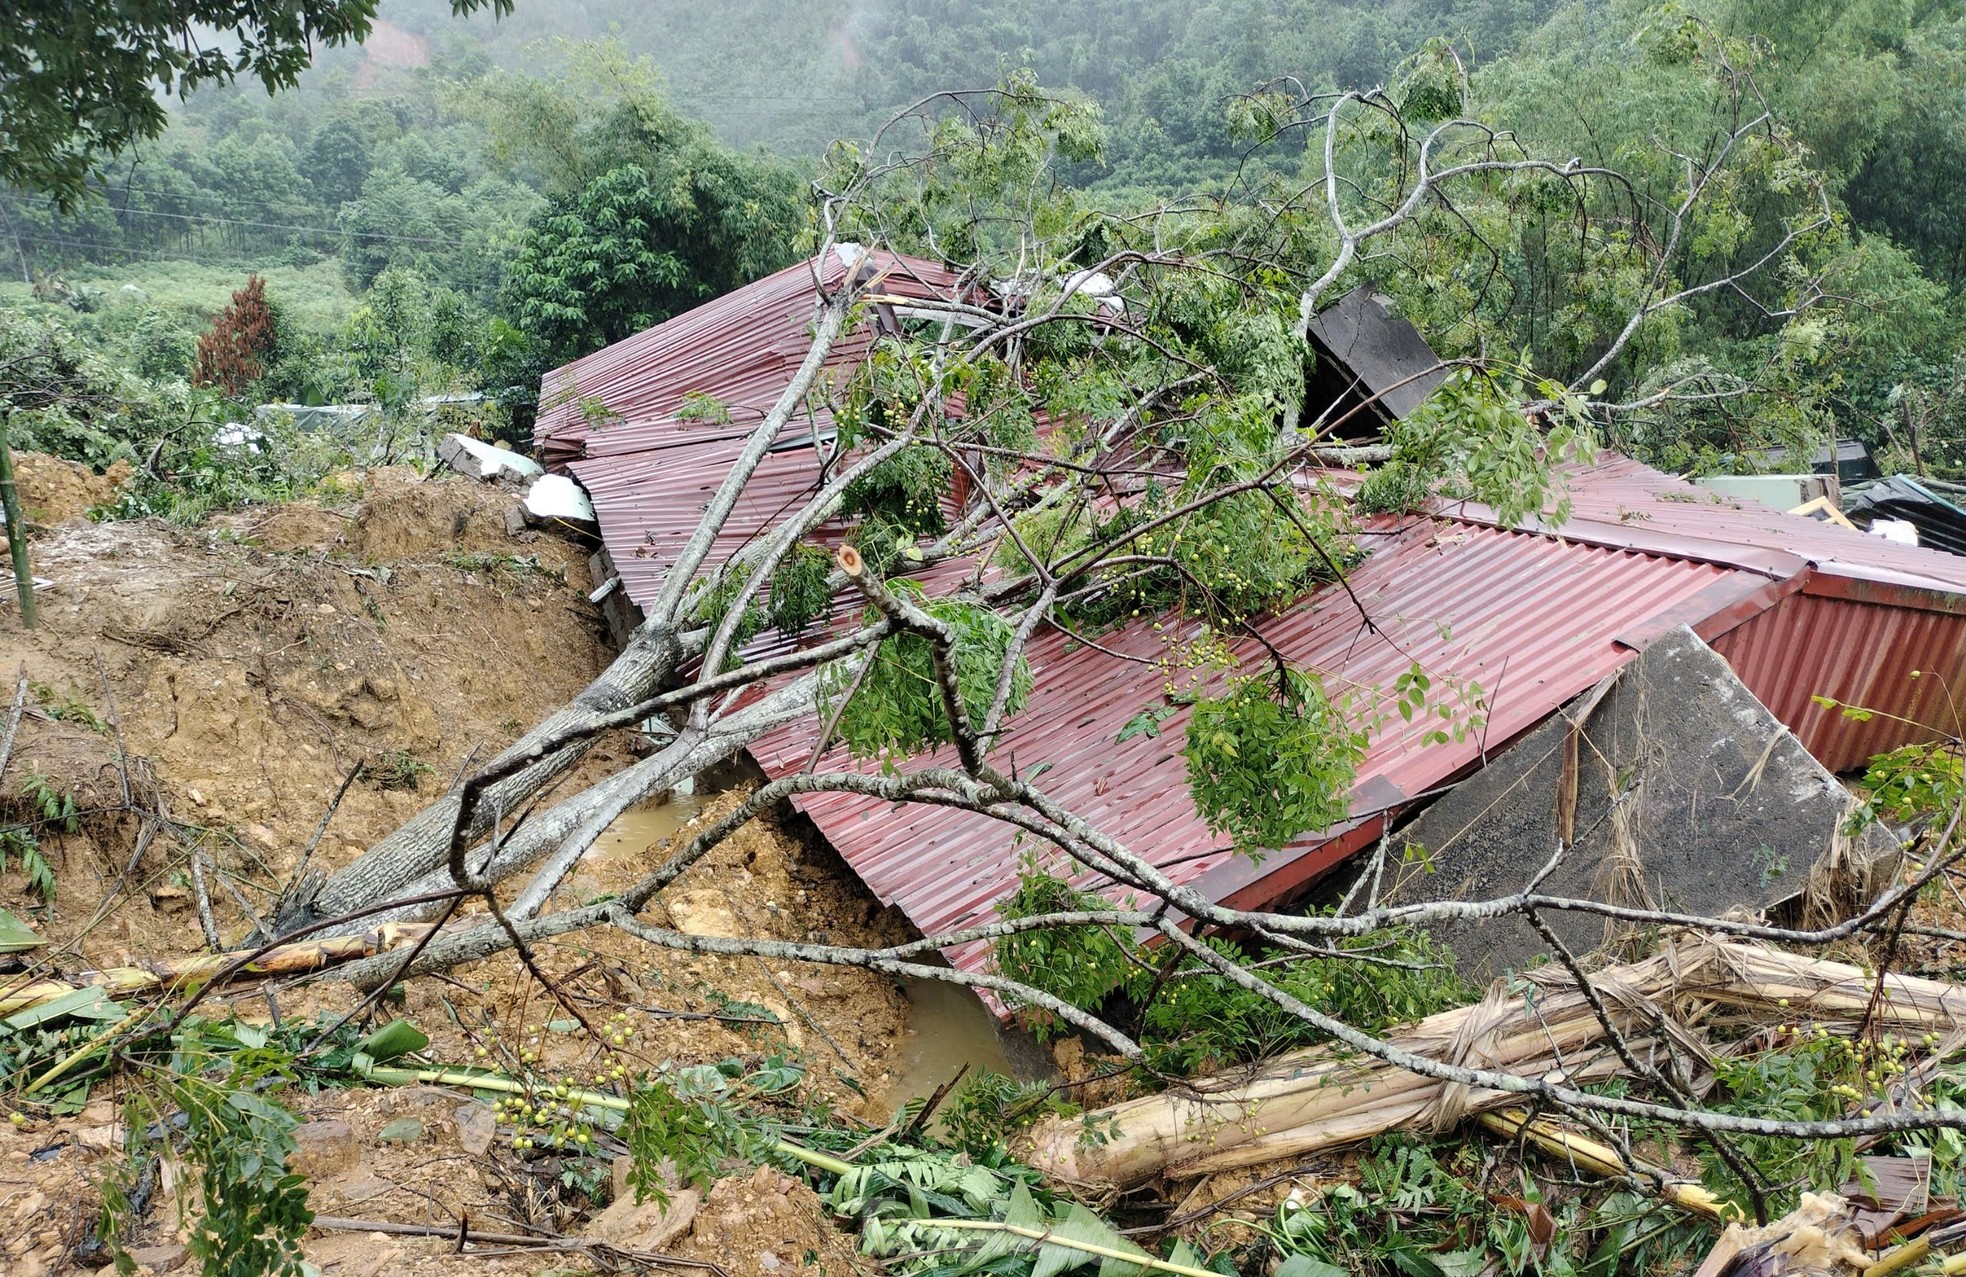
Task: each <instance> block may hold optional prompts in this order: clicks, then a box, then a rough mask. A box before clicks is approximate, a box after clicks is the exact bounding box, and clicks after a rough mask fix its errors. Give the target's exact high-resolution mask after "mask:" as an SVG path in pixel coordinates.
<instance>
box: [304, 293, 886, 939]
mask: <svg viewBox="0 0 1966 1277" xmlns="http://www.w3.org/2000/svg"><path fill="white" fill-rule="evenodd" d="M850 301H851V297H850V296H849V290H847V289H842V290H841V292H840V293H839V294H838V295H836V296H834V297H832V298H831V299H829V300H828V302H827V304H826V305H825V306H824V307H823V308H822V309H821V311H820V313H819V316H818V318H817V321H816V322H815V324H814V326H813V337H812V344H811V345H810V346H809V347H808V348H807V350H806V355H805V359H804V361H803V362H802V363H801V364H800V365H799V369H798V371H797V372H796V373H795V374H794V375H793V376H792V378H791V380H790V381H789V382H787V383H786V386H785V390H784V392H783V393H782V394H781V395H779V397H778V402H777V403H775V404H773V405H772V409H771V411H770V412H769V413H767V414H765V418H764V420H763V421H761V422H759V423H758V427H757V429H755V430H753V431H752V432H751V437H750V438H749V439H748V440H746V442H745V446H744V450H743V452H742V453H740V454H739V456H738V458H737V460H736V461H735V462H733V463H732V465H731V468H730V470H729V472H728V473H726V474H725V476H724V479H723V482H722V483H721V484H720V485H719V486H718V489H717V493H716V495H715V496H714V497H713V498H712V499H711V501H710V504H709V506H708V507H707V508H706V509H705V511H704V514H703V519H702V522H701V523H699V524H698V525H697V528H696V531H695V532H694V533H692V534H691V536H690V539H689V541H688V543H687V544H686V545H684V546H683V548H682V549H681V551H679V552H678V554H677V557H676V562H675V563H673V564H671V565H670V567H669V572H668V575H667V576H666V577H665V579H664V580H663V583H662V589H661V592H660V594H659V595H658V596H657V598H656V600H655V603H654V605H653V606H652V607H651V608H650V609H649V616H648V619H647V620H646V621H644V622H643V624H642V627H641V628H640V629H639V630H637V631H636V632H635V636H634V638H633V639H631V640H630V641H629V644H628V649H627V650H626V651H624V652H623V653H622V654H621V655H620V656H619V657H617V658H616V659H615V661H614V663H613V664H612V665H610V666H609V667H608V668H607V671H606V672H605V673H603V674H602V675H601V676H600V677H599V678H597V679H596V680H594V682H593V683H591V684H589V685H588V687H587V690H585V691H584V692H582V693H581V694H580V695H579V696H578V697H577V698H575V699H574V701H573V702H572V703H571V704H569V705H567V706H566V707H564V708H562V709H560V710H558V711H556V712H555V713H554V714H552V715H551V716H550V717H548V718H547V719H545V720H544V721H543V722H541V723H540V724H539V725H538V726H537V727H534V728H533V729H532V730H531V731H529V732H527V733H526V734H525V735H524V736H523V737H521V738H520V739H519V740H518V741H516V742H514V743H513V744H512V746H511V747H510V748H508V749H507V750H506V751H505V752H504V753H502V754H500V755H499V756H498V758H497V759H495V760H493V763H492V764H491V765H494V766H495V765H496V764H497V763H499V762H503V761H505V760H508V759H512V758H514V757H516V756H518V755H521V754H524V753H526V752H527V751H529V750H531V749H532V748H533V747H534V746H536V745H538V744H539V743H540V742H542V741H548V740H553V739H556V738H558V737H559V736H561V735H563V734H565V733H566V732H568V731H572V730H578V729H581V728H591V727H592V726H593V725H594V724H595V723H596V721H597V720H599V719H601V718H603V717H605V716H607V715H608V714H610V713H613V712H615V711H618V710H622V709H626V708H627V707H628V706H630V705H633V704H635V703H636V702H637V701H642V700H646V699H648V698H649V697H650V696H652V695H654V694H655V692H656V691H658V690H659V689H660V688H661V687H662V686H663V685H664V684H665V683H667V682H668V681H669V680H670V678H672V677H673V676H674V674H675V672H676V667H677V665H678V663H679V662H680V660H681V658H682V641H681V614H682V611H683V602H684V597H685V595H686V593H687V591H688V588H689V584H690V581H691V580H692V579H693V578H694V577H695V576H696V575H697V573H698V572H699V571H700V570H701V569H702V568H703V566H704V561H705V559H706V558H708V556H709V553H710V550H711V547H712V546H713V545H714V544H715V539H716V535H717V533H718V532H719V531H720V530H721V529H722V527H723V525H724V523H725V522H726V521H727V520H728V519H729V518H730V513H731V511H732V510H733V509H734V508H735V507H736V504H737V500H738V498H739V496H741V495H742V493H743V491H744V487H745V485H746V484H748V483H749V482H750V480H751V476H752V474H753V473H754V472H755V471H756V470H757V468H758V465H759V463H760V462H762V461H763V460H764V458H765V455H766V454H767V452H769V451H770V449H771V446H772V444H773V443H775V442H776V441H777V439H778V436H779V434H780V433H781V432H782V431H783V430H784V428H785V423H786V422H788V421H790V420H791V418H792V415H793V414H794V413H795V412H797V411H799V410H800V409H801V408H802V407H804V405H805V401H806V395H807V393H808V392H809V391H810V390H811V389H812V386H813V383H814V382H815V381H816V380H817V379H818V377H819V372H820V370H821V369H822V368H824V367H825V364H826V359H827V357H828V355H830V354H831V352H832V349H833V342H834V340H835V339H836V338H837V337H838V336H839V334H840V330H841V327H842V325H843V323H844V321H845V316H846V310H847V307H848V305H849V303H850ZM592 740H593V738H592V737H588V738H583V739H582V740H580V741H577V742H573V743H570V744H568V745H566V746H564V747H562V748H560V749H558V750H555V751H554V752H552V753H551V754H548V755H547V756H545V757H543V758H541V759H540V760H539V761H538V762H536V763H533V764H531V765H529V766H527V767H526V768H524V769H523V770H521V771H519V772H517V773H515V774H514V775H511V776H508V777H506V778H505V779H504V780H501V781H499V782H497V783H496V784H493V785H490V786H488V787H486V789H485V790H484V792H483V793H482V794H481V795H480V801H479V802H478V804H477V806H476V808H475V810H474V811H473V812H472V814H471V819H470V821H469V822H468V825H467V828H466V831H465V832H466V834H467V836H468V837H470V838H472V839H478V838H482V837H484V835H485V834H486V833H487V832H489V831H490V829H491V823H492V820H493V818H494V816H495V814H496V813H498V812H501V811H502V812H505V813H507V814H511V813H514V812H517V811H518V810H519V809H520V808H521V807H522V806H523V805H524V803H525V802H526V800H527V799H528V798H530V797H531V796H532V795H533V794H535V793H538V792H539V790H540V789H541V788H542V787H543V786H544V785H546V784H547V783H548V782H549V781H551V780H552V779H553V778H554V777H556V776H559V775H561V774H562V773H563V772H565V771H566V770H567V769H568V768H570V767H572V766H573V765H574V763H575V762H577V761H579V759H580V758H581V756H582V755H584V754H585V753H586V752H587V750H588V749H589V748H590V747H591V745H592ZM635 801H639V800H635ZM458 803H459V799H458V796H457V795H456V794H454V793H453V794H446V795H444V797H442V798H440V799H438V800H437V801H436V802H434V803H432V804H431V805H430V806H428V807H426V808H424V809H423V810H422V811H420V812H418V813H417V814H416V815H415V816H413V817H411V818H410V820H409V821H408V822H406V823H405V824H404V825H403V826H402V827H401V828H399V829H397V830H396V831H395V832H394V833H392V834H390V835H389V836H388V837H386V838H384V839H383V840H382V841H381V842H379V843H377V844H376V845H375V846H373V847H371V848H369V850H368V851H367V852H366V853H364V854H363V855H362V856H361V857H360V858H359V859H358V860H356V861H355V863H353V864H351V865H349V866H347V867H346V868H344V869H342V870H340V871H339V872H337V873H335V874H332V875H330V876H329V877H328V878H327V879H326V880H325V881H321V882H319V883H301V884H296V887H295V890H294V892H293V894H292V897H291V898H290V899H289V901H288V902H286V904H285V905H284V906H283V908H282V909H281V912H280V916H279V919H278V921H277V923H276V927H277V929H278V930H280V931H282V932H285V931H289V930H293V929H295V928H298V927H302V926H306V925H308V924H310V923H313V922H317V921H319V920H320V919H323V918H332V917H335V916H336V915H338V914H344V913H350V912H353V911H354V910H357V909H363V908H367V907H368V906H370V905H373V904H377V903H379V902H381V901H384V900H387V899H389V898H390V897H391V896H393V895H404V894H408V892H407V891H406V890H405V889H406V888H409V887H410V885H411V884H412V883H415V882H416V881H418V880H419V879H423V878H425V877H426V876H428V875H431V874H433V873H436V872H438V871H440V870H441V869H442V868H443V867H444V865H445V863H446V861H447V860H448V858H449V853H450V845H451V829H452V826H453V825H454V824H455V823H456V821H457V816H458ZM626 805H632V804H624V806H626ZM543 850H544V848H543V847H541V848H536V849H535V850H534V852H533V854H534V855H537V854H539V853H540V852H541V851H543ZM446 884H447V885H448V876H446ZM349 925H350V927H351V929H352V928H356V927H361V926H371V925H373V915H372V916H370V917H368V918H364V919H361V920H359V921H356V922H351V923H350V924H349Z"/></svg>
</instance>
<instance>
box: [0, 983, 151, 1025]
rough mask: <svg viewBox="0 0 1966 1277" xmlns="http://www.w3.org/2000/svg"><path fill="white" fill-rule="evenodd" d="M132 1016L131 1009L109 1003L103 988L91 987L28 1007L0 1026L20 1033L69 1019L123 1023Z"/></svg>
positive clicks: (94, 985) (93, 985)
mask: <svg viewBox="0 0 1966 1277" xmlns="http://www.w3.org/2000/svg"><path fill="white" fill-rule="evenodd" d="M129 1013H130V1009H129V1008H128V1007H126V1006H124V1005H123V1004H122V1003H120V1002H112V1001H110V999H109V995H108V994H107V993H105V992H103V989H102V986H101V985H96V984H92V985H89V986H87V987H86V988H81V989H76V990H74V991H73V992H70V993H64V994H62V995H61V996H60V997H58V998H52V999H50V1000H49V1001H47V1002H43V1003H41V1004H40V1005H39V1006H32V1007H29V1008H27V1009H26V1010H25V1011H16V1012H14V1014H12V1015H10V1016H8V1017H7V1018H6V1019H4V1020H0V1024H4V1025H6V1026H7V1027H8V1028H10V1029H13V1030H14V1031H15V1032H19V1031H20V1030H22V1029H31V1028H33V1027H34V1026H35V1025H37V1024H46V1023H47V1022H48V1021H50V1020H59V1019H62V1018H64V1017H67V1016H74V1017H75V1018H77V1019H82V1020H120V1019H122V1018H123V1017H124V1016H126V1015H128V1014H129Z"/></svg>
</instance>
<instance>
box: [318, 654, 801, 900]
mask: <svg viewBox="0 0 1966 1277" xmlns="http://www.w3.org/2000/svg"><path fill="white" fill-rule="evenodd" d="M816 686H817V679H816V678H814V677H807V678H803V679H800V680H798V681H797V682H795V683H793V684H791V685H789V686H787V687H785V688H782V689H780V690H779V691H776V692H773V693H772V694H771V695H769V696H766V697H765V698H764V699H762V700H760V701H758V702H757V703H756V704H754V705H750V706H747V707H745V708H744V709H741V710H739V711H737V712H736V713H734V714H731V715H729V716H727V717H724V718H721V719H717V720H715V721H713V722H712V723H711V724H710V725H709V727H708V728H706V729H705V730H703V731H699V732H685V733H683V734H682V735H680V736H678V737H677V738H676V739H675V740H674V741H671V742H670V743H669V744H668V745H667V746H665V747H663V748H662V749H660V750H658V751H656V752H655V753H653V754H651V755H649V756H648V757H647V758H644V759H642V760H640V761H639V762H637V763H635V764H633V765H632V766H629V767H625V768H623V769H622V770H620V771H618V772H616V773H614V774H613V775H612V776H609V777H607V778H606V779H605V780H602V781H601V782H599V783H598V784H595V785H592V786H590V787H589V788H587V789H584V790H582V791H581V792H579V793H577V794H575V795H573V796H572V797H570V798H567V799H565V800H564V801H562V802H560V803H558V804H556V805H555V806H554V807H552V808H551V809H549V810H547V811H544V812H541V813H538V814H536V815H534V816H533V817H531V818H530V819H528V820H527V821H526V822H525V824H523V825H521V826H520V827H519V828H518V829H517V830H516V831H514V832H513V834H512V835H511V837H509V838H507V839H506V840H505V841H503V842H501V843H500V844H499V846H498V849H497V853H496V854H495V855H491V856H489V858H488V853H489V852H490V851H491V847H490V844H489V843H487V844H485V845H482V846H479V847H475V848H473V849H472V850H471V852H470V853H469V854H468V855H467V856H466V857H465V865H466V867H467V868H468V869H470V870H471V872H472V873H473V874H475V875H477V876H478V877H479V878H481V879H483V880H485V881H488V882H502V881H504V880H505V879H506V878H509V877H511V876H512V875H513V874H514V873H517V872H518V871H519V870H521V869H524V868H525V867H526V866H528V865H530V864H533V863H534V862H536V861H537V860H539V859H540V858H541V857H542V856H545V855H547V853H549V852H552V853H553V856H552V859H551V861H550V862H549V863H548V865H547V866H546V868H545V869H544V870H542V872H541V873H540V875H539V876H538V878H537V879H536V880H535V882H534V884H533V885H531V886H529V887H528V888H527V889H526V890H525V891H523V892H522V893H521V894H520V896H519V898H518V900H517V901H515V902H514V904H513V907H512V909H511V910H510V911H509V913H510V915H511V916H513V917H517V918H523V917H529V916H531V914H532V913H533V912H534V911H535V910H536V909H537V908H538V906H539V904H540V903H542V902H543V900H544V899H545V897H546V895H547V894H549V893H550V892H551V890H552V888H553V887H554V886H557V885H558V883H559V880H560V879H561V878H562V877H564V876H565V875H566V873H567V872H568V871H569V870H571V869H572V868H573V866H574V864H575V863H576V862H578V861H579V859H580V857H581V855H582V854H583V853H585V852H586V850H587V849H588V848H589V847H591V846H593V845H594V840H595V839H596V838H599V837H600V836H601V834H602V832H603V831H604V830H606V829H607V827H608V826H609V825H611V824H613V823H614V821H615V820H616V818H618V817H619V816H620V815H621V813H623V812H625V811H627V810H628V809H629V808H631V807H634V806H637V805H638V804H641V803H646V802H650V801H653V800H654V799H656V798H659V797H661V796H662V795H664V794H667V793H669V792H671V791H672V790H674V789H675V788H676V787H677V786H678V785H680V784H682V783H683V782H684V781H685V780H688V779H690V778H691V777H694V776H696V775H698V774H699V773H701V772H704V771H706V770H708V769H709V768H711V767H715V766H716V765H717V764H719V763H722V762H725V761H727V760H729V759H730V758H731V757H733V756H734V755H736V754H737V752H738V751H739V750H741V749H743V748H744V747H745V746H746V745H749V744H750V743H751V742H752V741H754V740H756V739H758V737H760V736H762V735H764V734H765V733H766V732H768V731H770V730H771V729H772V728H774V727H778V726H781V725H783V724H785V723H788V722H791V721H793V720H795V719H799V718H803V717H805V716H807V715H809V714H811V713H812V711H813V696H814V689H815V688H816ZM370 854H371V855H373V854H374V853H370ZM456 885H457V884H456V883H455V882H453V881H452V880H451V873H450V866H449V865H448V864H445V863H443V860H442V857H440V858H439V863H438V865H437V866H436V868H434V869H432V870H430V871H429V872H428V873H426V874H424V875H422V876H421V877H419V878H417V879H416V880H414V881H412V882H410V883H407V884H405V885H404V887H403V888H402V889H401V890H400V891H399V892H397V894H400V895H406V896H415V895H425V894H430V893H435V892H439V891H443V890H445V889H447V888H450V887H454V886H456ZM441 909H442V905H441V904H440V903H431V904H422V905H412V906H407V907H405V908H403V909H394V910H390V911H388V912H387V913H378V914H371V915H369V916H368V917H366V918H364V919H363V920H362V922H361V923H359V924H355V923H351V924H350V926H351V927H354V926H358V925H360V926H368V927H373V926H375V924H376V922H377V921H378V920H401V919H409V918H427V917H430V916H432V915H434V914H436V913H437V912H439V911H440V910H441Z"/></svg>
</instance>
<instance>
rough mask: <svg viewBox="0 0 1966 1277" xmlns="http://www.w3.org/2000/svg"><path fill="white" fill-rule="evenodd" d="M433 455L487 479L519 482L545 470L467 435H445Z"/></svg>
mask: <svg viewBox="0 0 1966 1277" xmlns="http://www.w3.org/2000/svg"><path fill="white" fill-rule="evenodd" d="M437 456H438V458H439V459H440V460H442V461H443V463H444V464H445V465H447V466H449V467H450V468H451V469H453V470H455V471H457V472H458V473H459V474H462V475H468V476H469V477H471V478H473V479H483V480H486V481H487V482H494V481H499V480H503V481H505V482H509V483H521V484H522V483H525V482H527V481H528V480H532V479H537V478H538V477H539V476H540V475H542V474H545V473H546V470H545V468H544V467H542V466H541V465H540V464H539V463H538V462H537V461H534V460H533V459H532V458H530V457H522V456H520V455H519V454H518V453H516V452H514V451H512V450H511V449H510V448H501V447H499V446H498V445H497V444H491V443H486V442H485V441H484V440H482V439H473V438H472V437H471V436H470V435H461V434H448V435H445V436H444V437H443V440H442V441H441V442H439V443H438V444H437Z"/></svg>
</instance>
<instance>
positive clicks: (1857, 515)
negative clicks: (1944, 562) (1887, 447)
mask: <svg viewBox="0 0 1966 1277" xmlns="http://www.w3.org/2000/svg"><path fill="white" fill-rule="evenodd" d="M1843 512H1844V513H1845V514H1846V515H1848V516H1849V517H1850V519H1851V521H1852V522H1854V523H1858V524H1862V525H1864V526H1866V527H1868V526H1869V525H1870V524H1871V523H1873V522H1875V521H1876V520H1878V519H1903V520H1904V521H1905V522H1906V523H1909V524H1911V526H1912V527H1914V528H1917V529H1918V544H1920V545H1922V546H1926V547H1929V548H1930V549H1934V550H1944V551H1945V552H1946V553H1947V554H1961V555H1966V510H1962V509H1960V508H1959V506H1958V505H1957V504H1955V503H1954V502H1952V501H1951V500H1948V499H1947V498H1946V497H1943V496H1941V495H1939V494H1938V493H1937V492H1934V491H1933V490H1932V489H1931V488H1929V487H1927V486H1925V485H1924V484H1923V483H1920V482H1919V481H1918V480H1916V479H1914V478H1912V477H1911V476H1910V475H1906V474H1894V475H1892V476H1891V477H1890V478H1888V479H1881V480H1879V481H1878V482H1876V483H1873V484H1872V485H1870V486H1869V487H1868V488H1865V489H1864V490H1863V491H1862V492H1860V493H1858V494H1857V495H1855V496H1853V497H1849V498H1847V499H1846V500H1845V501H1844V503H1843Z"/></svg>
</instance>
